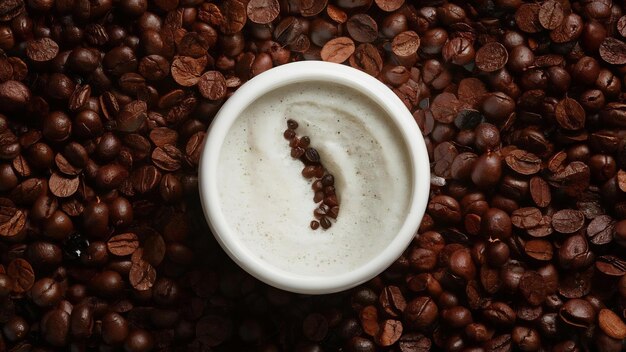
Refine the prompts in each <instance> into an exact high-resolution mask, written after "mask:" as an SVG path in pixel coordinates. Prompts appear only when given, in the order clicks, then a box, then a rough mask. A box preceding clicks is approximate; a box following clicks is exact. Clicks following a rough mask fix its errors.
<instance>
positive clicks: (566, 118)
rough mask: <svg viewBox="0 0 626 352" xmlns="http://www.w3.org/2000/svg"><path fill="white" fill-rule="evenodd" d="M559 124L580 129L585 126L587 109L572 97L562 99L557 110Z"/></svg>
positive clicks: (563, 126)
mask: <svg viewBox="0 0 626 352" xmlns="http://www.w3.org/2000/svg"><path fill="white" fill-rule="evenodd" d="M555 115H556V119H557V122H558V123H559V125H560V126H561V127H562V128H564V129H567V130H578V129H581V128H583V127H584V126H585V111H584V109H583V108H582V107H581V106H580V104H579V103H578V102H577V101H576V100H574V99H571V98H565V99H563V100H561V101H560V102H559V103H558V104H557V106H556V110H555Z"/></svg>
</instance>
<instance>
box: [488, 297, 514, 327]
mask: <svg viewBox="0 0 626 352" xmlns="http://www.w3.org/2000/svg"><path fill="white" fill-rule="evenodd" d="M483 317H484V318H485V319H486V320H487V321H488V322H491V323H493V324H497V325H501V326H512V325H513V324H514V323H515V319H516V314H515V311H513V309H512V308H511V307H510V306H508V305H507V304H506V303H503V302H493V303H491V304H490V305H489V306H488V307H486V308H485V309H484V310H483Z"/></svg>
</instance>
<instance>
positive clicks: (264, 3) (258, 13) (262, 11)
mask: <svg viewBox="0 0 626 352" xmlns="http://www.w3.org/2000/svg"><path fill="white" fill-rule="evenodd" d="M279 12H280V5H279V3H278V0H255V1H250V2H249V3H248V6H247V13H248V18H249V19H250V21H252V22H255V23H260V24H266V23H270V22H272V21H273V20H274V19H275V18H276V17H277V16H278V13H279Z"/></svg>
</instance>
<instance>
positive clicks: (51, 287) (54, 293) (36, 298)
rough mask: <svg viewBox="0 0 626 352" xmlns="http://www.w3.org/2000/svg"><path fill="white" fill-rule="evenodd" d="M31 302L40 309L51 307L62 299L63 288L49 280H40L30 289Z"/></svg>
mask: <svg viewBox="0 0 626 352" xmlns="http://www.w3.org/2000/svg"><path fill="white" fill-rule="evenodd" d="M30 296H31V298H32V300H33V302H34V303H35V304H36V305H38V306H40V307H48V306H53V305H55V304H57V303H59V301H60V300H61V298H62V297H63V288H62V287H61V284H60V283H59V282H56V281H55V280H54V279H51V278H42V279H39V280H37V281H35V283H34V284H33V287H32V288H31V289H30Z"/></svg>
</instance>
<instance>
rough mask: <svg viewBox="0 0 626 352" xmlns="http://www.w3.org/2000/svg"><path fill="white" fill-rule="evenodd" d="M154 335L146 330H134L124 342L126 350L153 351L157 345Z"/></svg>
mask: <svg viewBox="0 0 626 352" xmlns="http://www.w3.org/2000/svg"><path fill="white" fill-rule="evenodd" d="M154 340H155V339H154V337H153V335H152V333H150V332H148V331H146V330H144V329H134V330H131V331H130V332H129V333H128V336H127V337H126V340H125V341H124V349H125V350H126V351H129V352H147V351H152V349H153V348H154V345H155V341H154Z"/></svg>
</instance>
